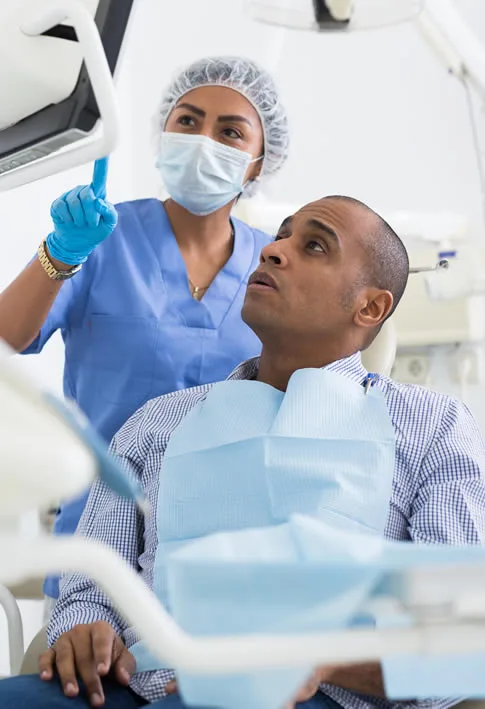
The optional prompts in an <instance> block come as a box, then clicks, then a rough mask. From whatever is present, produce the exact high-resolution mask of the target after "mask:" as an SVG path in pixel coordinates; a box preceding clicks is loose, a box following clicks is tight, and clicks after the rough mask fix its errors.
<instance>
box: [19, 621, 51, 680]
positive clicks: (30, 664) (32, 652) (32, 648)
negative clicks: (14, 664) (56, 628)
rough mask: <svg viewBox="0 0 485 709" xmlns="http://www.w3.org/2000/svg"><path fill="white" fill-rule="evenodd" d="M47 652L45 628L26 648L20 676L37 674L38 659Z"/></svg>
mask: <svg viewBox="0 0 485 709" xmlns="http://www.w3.org/2000/svg"><path fill="white" fill-rule="evenodd" d="M46 650H47V635H46V632H45V628H42V630H40V631H39V632H38V633H37V635H36V636H35V638H34V639H33V640H32V642H31V643H30V645H29V647H28V648H27V652H26V653H25V655H24V659H23V662H22V666H21V668H20V674H21V675H33V674H36V673H37V672H38V667H39V665H38V662H39V657H40V656H41V655H42V653H43V652H45V651H46Z"/></svg>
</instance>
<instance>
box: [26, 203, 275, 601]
mask: <svg viewBox="0 0 485 709" xmlns="http://www.w3.org/2000/svg"><path fill="white" fill-rule="evenodd" d="M116 209H117V211H118V225H117V227H116V229H115V231H114V232H113V234H112V235H111V236H110V237H109V238H108V239H106V240H105V241H104V242H103V243H102V244H101V245H100V246H98V247H97V249H96V250H95V251H94V252H93V253H92V254H91V256H90V257H89V259H88V260H87V262H86V263H85V264H84V266H83V268H82V270H81V272H80V273H79V274H77V275H76V276H74V277H73V278H72V279H71V280H69V281H67V282H66V283H65V284H64V285H63V287H62V288H61V290H60V292H59V295H58V296H57V298H56V300H55V302H54V305H53V306H52V309H51V311H50V313H49V316H48V318H47V320H46V322H45V324H44V326H43V328H42V330H41V332H40V334H39V337H38V338H37V339H36V340H35V341H34V342H33V343H32V344H31V345H30V347H29V348H28V349H27V350H25V352H24V354H32V353H37V352H40V351H41V350H42V348H43V347H44V345H45V343H46V342H47V340H48V339H49V338H50V337H51V335H52V334H53V333H54V332H55V331H56V330H58V329H60V330H61V332H62V337H63V340H64V344H65V367H64V394H65V396H66V397H68V398H70V399H74V400H75V401H76V402H77V403H78V405H79V406H80V407H81V409H82V410H83V411H84V412H85V413H86V415H87V416H88V418H89V419H90V421H91V423H92V424H93V426H94V427H95V428H96V429H97V431H98V432H99V433H100V434H101V435H102V436H103V437H104V438H105V440H106V441H108V442H109V441H110V440H111V438H112V437H113V435H114V434H115V433H116V431H118V429H119V428H121V426H122V425H123V424H124V423H125V421H126V420H127V419H128V418H129V417H130V416H131V415H132V414H133V413H134V412H135V411H136V410H137V409H138V408H139V407H140V406H142V405H143V404H144V403H145V402H146V401H148V400H149V399H152V398H154V397H156V396H160V395H161V394H166V393H168V392H171V391H175V390H178V389H184V388H187V387H192V386H196V385H199V384H207V383H211V382H215V381H219V380H221V379H225V378H226V377H227V376H228V375H229V373H230V372H231V370H232V369H233V368H234V367H236V366H237V365H238V364H239V363H240V362H241V361H242V360H245V359H248V358H249V357H253V356H255V355H257V354H258V353H259V351H260V348H261V343H260V341H259V340H258V338H257V337H256V335H255V334H254V333H253V332H252V331H251V330H250V329H249V327H248V326H247V325H245V324H244V323H243V321H242V320H241V308H242V304H243V300H244V295H245V291H246V285H247V281H248V278H249V276H250V275H251V273H252V272H253V271H254V270H255V269H256V268H257V265H258V263H259V255H260V252H261V249H262V248H263V246H265V245H266V244H267V243H268V242H269V241H270V240H271V239H270V237H269V236H268V235H267V234H264V233H263V232H261V231H258V230H257V229H252V228H250V227H249V226H248V225H247V224H244V223H243V222H241V221H239V220H237V219H233V220H232V221H233V225H234V233H235V237H234V250H233V253H232V256H231V257H230V259H229V260H228V262H227V263H226V265H225V266H224V268H223V269H222V270H221V271H220V272H219V273H218V274H217V276H216V277H215V279H214V281H213V282H212V283H211V285H210V287H209V289H208V290H207V291H206V293H205V295H204V298H203V300H202V301H196V300H194V299H193V297H192V295H191V292H190V289H189V284H188V279H187V270H186V267H185V263H184V260H183V258H182V254H181V253H180V249H179V247H178V244H177V241H176V238H175V235H174V233H173V230H172V227H171V224H170V221H169V219H168V216H167V213H166V212H165V208H164V206H163V204H162V203H161V202H160V201H159V200H156V199H143V200H136V201H133V202H124V203H122V204H119V205H117V206H116ZM66 474H69V471H68V470H67V471H66ZM86 500H87V494H86V495H83V497H82V498H79V499H76V500H74V501H72V502H69V503H67V504H64V505H63V507H62V508H61V510H60V512H59V514H58V516H57V519H56V524H55V527H54V532H55V534H72V533H73V532H74V531H75V529H76V527H77V524H78V521H79V518H80V516H81V514H82V511H83V509H84V506H85V504H86ZM44 591H45V593H46V594H47V595H48V596H51V597H54V598H56V597H57V596H58V595H59V588H58V580H57V579H55V578H48V579H47V581H46V584H45V586H44Z"/></svg>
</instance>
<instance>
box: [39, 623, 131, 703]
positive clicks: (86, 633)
mask: <svg viewBox="0 0 485 709" xmlns="http://www.w3.org/2000/svg"><path fill="white" fill-rule="evenodd" d="M135 668H136V662H135V658H134V657H133V655H132V654H131V653H130V652H129V651H128V650H127V649H126V647H125V645H124V643H123V641H122V640H121V638H120V637H119V636H118V635H116V633H115V631H114V630H113V628H112V627H111V626H110V625H109V624H108V623H105V622H104V621H99V622H97V623H90V624H88V625H77V626H76V627H75V628H74V629H73V630H71V631H69V632H68V633H64V635H61V637H60V638H59V640H58V641H57V642H56V644H55V645H54V647H52V648H51V649H50V650H47V652H44V653H43V654H42V655H41V656H40V659H39V672H40V677H41V679H43V680H46V681H48V680H51V679H52V678H53V676H54V671H55V670H57V673H58V675H59V678H60V680H61V684H62V687H63V690H64V694H65V695H66V697H76V696H77V695H78V694H79V685H78V682H77V677H80V678H81V679H82V681H83V682H84V684H85V686H86V692H87V694H88V697H89V701H90V703H91V706H92V707H102V706H103V705H104V692H103V687H102V685H101V677H104V676H106V675H107V674H108V673H111V674H112V675H113V676H114V677H115V678H116V679H117V680H118V682H119V683H120V684H122V685H124V686H125V687H126V686H128V684H129V682H130V678H131V676H132V674H133V673H134V671H135Z"/></svg>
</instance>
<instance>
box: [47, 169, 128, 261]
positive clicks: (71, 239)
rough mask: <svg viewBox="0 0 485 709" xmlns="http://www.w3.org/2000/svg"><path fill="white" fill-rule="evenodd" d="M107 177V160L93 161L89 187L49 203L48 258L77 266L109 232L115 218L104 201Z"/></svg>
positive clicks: (76, 189)
mask: <svg viewBox="0 0 485 709" xmlns="http://www.w3.org/2000/svg"><path fill="white" fill-rule="evenodd" d="M107 175H108V158H103V159H102V160H96V162H95V163H94V172H93V179H92V182H91V184H90V185H83V186H81V187H75V188H74V189H73V190H70V191H69V192H66V193H65V194H63V195H62V197H59V199H56V201H55V202H54V203H53V204H52V207H51V217H52V221H53V222H54V231H53V232H52V233H50V234H49V236H48V237H47V239H46V244H47V248H48V250H49V254H50V255H51V256H52V258H54V259H57V260H58V261H61V262H62V263H65V264H68V265H70V266H77V265H78V264H80V263H84V262H85V261H86V259H87V258H88V256H89V254H90V253H91V251H93V250H94V249H95V248H96V246H98V244H100V243H101V242H102V241H104V239H106V237H107V236H109V235H110V234H111V233H112V232H113V230H114V228H115V226H116V223H117V221H118V215H117V212H116V209H115V208H114V207H113V205H112V204H110V203H109V202H107V201H106V177H107Z"/></svg>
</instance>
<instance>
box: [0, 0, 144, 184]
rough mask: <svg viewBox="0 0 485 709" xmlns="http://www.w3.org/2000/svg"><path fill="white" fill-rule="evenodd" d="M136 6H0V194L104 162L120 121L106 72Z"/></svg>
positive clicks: (110, 2) (19, 1) (65, 1)
mask: <svg viewBox="0 0 485 709" xmlns="http://www.w3.org/2000/svg"><path fill="white" fill-rule="evenodd" d="M133 4H134V0H13V2H5V0H4V1H3V2H2V3H1V6H0V58H1V61H0V96H1V97H2V102H1V105H0V190H8V189H13V188H15V187H18V186H20V185H23V184H26V183H29V182H32V181H35V180H39V179H41V178H43V177H47V176H48V175H52V174H55V173H56V172H61V171H63V170H66V169H69V168H73V167H76V166H78V165H82V164H84V163H88V162H91V161H94V160H96V159H97V158H101V157H105V156H106V155H108V154H109V153H111V152H112V151H113V150H114V148H115V147H116V145H117V143H118V139H119V128H120V119H119V111H118V105H117V99H116V94H115V89H114V86H113V79H112V74H113V73H114V72H115V69H116V67H117V65H118V60H119V57H120V54H121V50H122V45H123V39H124V37H125V34H126V30H127V27H128V23H129V19H130V15H131V12H132V7H133Z"/></svg>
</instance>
